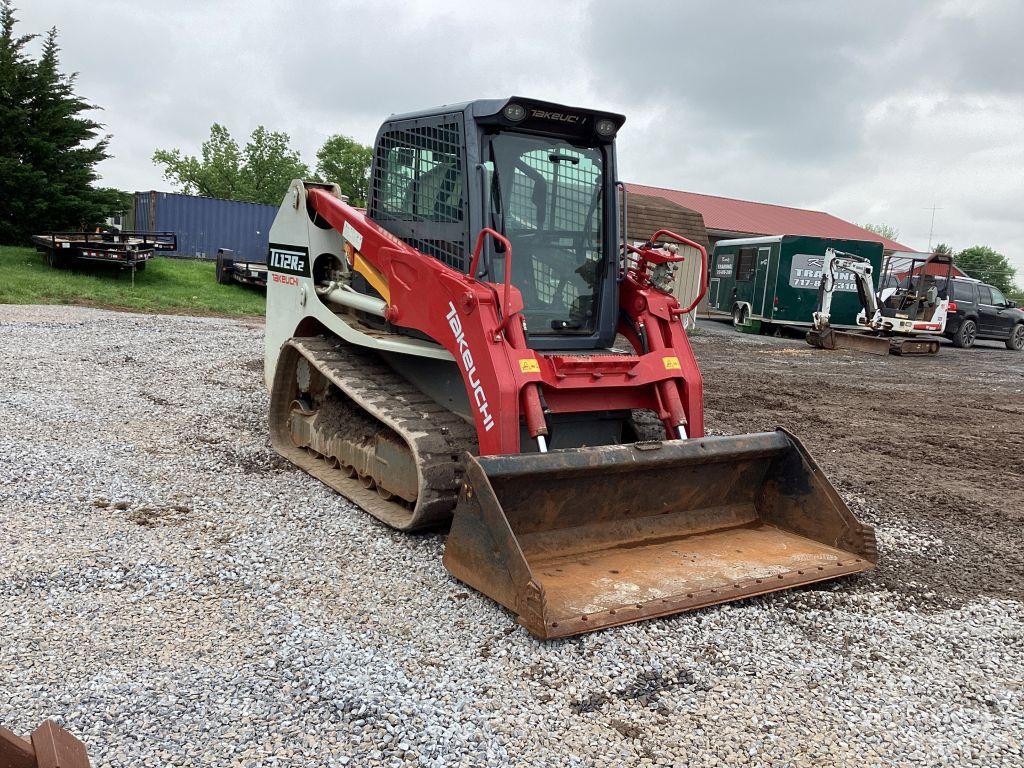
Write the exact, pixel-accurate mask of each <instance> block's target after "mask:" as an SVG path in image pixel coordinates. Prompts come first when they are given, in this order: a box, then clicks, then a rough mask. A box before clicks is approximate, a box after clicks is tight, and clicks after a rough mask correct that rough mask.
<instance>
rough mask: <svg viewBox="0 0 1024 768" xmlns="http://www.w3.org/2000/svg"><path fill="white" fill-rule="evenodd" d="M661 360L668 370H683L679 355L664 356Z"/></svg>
mask: <svg viewBox="0 0 1024 768" xmlns="http://www.w3.org/2000/svg"><path fill="white" fill-rule="evenodd" d="M661 362H662V363H664V365H665V370H666V371H681V370H683V367H682V366H681V365H680V364H679V358H678V357H675V356H673V357H663V358H661Z"/></svg>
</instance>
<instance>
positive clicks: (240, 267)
mask: <svg viewBox="0 0 1024 768" xmlns="http://www.w3.org/2000/svg"><path fill="white" fill-rule="evenodd" d="M217 282H218V283H220V284H221V285H230V284H231V283H242V284H243V285H254V286H256V287H257V288H262V289H263V290H266V288H267V262H266V261H239V260H237V259H236V258H235V252H234V251H232V250H231V249H230V248H218V249H217Z"/></svg>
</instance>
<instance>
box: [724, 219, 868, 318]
mask: <svg viewBox="0 0 1024 768" xmlns="http://www.w3.org/2000/svg"><path fill="white" fill-rule="evenodd" d="M826 248H835V249H836V250H838V251H846V252H847V253H855V254H857V255H858V256H864V257H865V258H867V259H869V260H870V261H871V266H872V267H874V282H875V288H876V289H877V287H878V273H879V270H880V268H881V265H882V244H881V243H874V242H870V241H867V240H835V239H831V238H822V237H806V236H803V235H774V236H771V237H747V238H741V239H738V240H719V241H718V242H717V243H716V244H715V248H714V251H713V253H712V255H711V259H710V260H709V261H710V263H709V264H708V271H709V274H708V310H709V312H710V314H711V315H712V316H723V317H732V319H733V323H734V324H735V325H736V326H737V327H738V328H741V329H743V330H750V331H758V330H760V329H761V328H762V327H763V326H767V325H775V326H781V325H790V326H797V327H810V325H811V321H812V314H813V313H814V310H815V307H816V306H817V302H818V283H819V282H820V281H821V269H822V266H823V264H824V259H825V249H826ZM847 278H848V279H845V280H844V279H840V280H838V281H837V283H836V289H837V290H836V293H835V295H834V297H833V299H832V325H833V327H836V328H853V329H857V328H859V326H858V325H857V314H858V313H859V312H860V311H861V305H860V300H859V299H858V298H857V285H856V283H855V282H854V280H853V276H852V275H848V276H847Z"/></svg>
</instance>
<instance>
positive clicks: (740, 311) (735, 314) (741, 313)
mask: <svg viewBox="0 0 1024 768" xmlns="http://www.w3.org/2000/svg"><path fill="white" fill-rule="evenodd" d="M746 324H747V308H746V307H745V306H743V305H742V304H737V305H736V308H735V309H733V311H732V327H733V328H739V327H740V326H741V325H746Z"/></svg>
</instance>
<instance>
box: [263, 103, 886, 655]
mask: <svg viewBox="0 0 1024 768" xmlns="http://www.w3.org/2000/svg"><path fill="white" fill-rule="evenodd" d="M623 122H624V118H623V117H622V116H621V115H616V114H610V113H605V112H595V111H592V110H583V109H575V108H570V107H564V106H560V105H555V104H548V103H544V102H539V101H534V100H530V99H524V98H511V99H504V100H486V101H473V102H469V103H465V104H458V105H452V106H446V107H442V108H439V109H434V110H426V111H423V112H417V113H413V114H408V115H402V116H395V117H392V118H390V119H389V120H388V121H387V122H386V123H385V124H384V125H383V126H382V128H381V129H380V132H379V133H378V136H377V140H376V145H375V150H374V160H373V168H372V179H371V182H370V190H369V200H368V206H367V211H366V213H365V214H364V213H362V212H360V211H358V210H356V209H355V208H354V207H352V206H350V205H348V204H347V203H346V202H345V200H344V199H343V198H342V197H341V195H340V194H339V190H338V188H337V187H336V186H333V185H330V184H313V183H304V182H302V181H295V182H293V183H292V185H291V187H290V189H289V190H288V193H287V195H286V197H285V199H284V202H283V204H282V205H281V210H280V212H279V213H278V215H277V218H276V220H275V221H274V225H273V228H272V229H271V232H270V253H269V258H268V262H267V265H268V270H269V280H268V284H267V288H268V291H267V347H266V379H267V385H268V387H269V388H270V391H271V404H270V427H271V434H272V439H273V443H274V446H275V448H276V449H277V450H278V451H279V452H280V453H281V454H282V455H283V456H285V457H286V458H288V459H289V460H291V461H292V462H294V463H295V464H296V465H298V466H299V467H301V468H302V469H304V470H305V471H307V472H309V473H310V474H312V475H314V476H315V477H318V478H320V479H321V480H323V481H324V482H325V483H327V484H328V485H330V486H331V487H333V488H335V489H336V490H337V491H339V492H340V493H341V494H343V495H344V496H346V497H347V498H348V499H350V500H351V501H352V502H354V503H355V504H357V505H358V506H360V507H362V508H363V509H364V510H366V511H367V512H369V513H370V514H372V515H374V516H375V517H377V518H378V519H380V520H381V521H383V522H385V523H387V524H388V525H390V526H393V527H395V528H398V529H401V530H413V529H418V528H424V527H428V526H437V525H441V524H445V523H448V522H449V521H451V531H450V534H449V536H448V540H447V544H446V550H445V555H444V563H445V566H446V567H447V568H448V570H449V571H450V572H451V573H453V574H454V575H455V576H456V577H457V578H458V579H460V580H462V581H463V582H465V583H466V584H468V585H470V586H472V587H474V588H476V589H478V590H480V591H481V592H483V593H484V594H486V595H489V596H490V597H492V598H493V599H495V600H496V601H498V602H499V603H501V604H502V605H504V606H506V607H507V608H509V609H510V610H512V611H514V612H515V613H516V614H517V615H518V617H519V620H520V622H521V623H522V624H523V625H524V626H525V627H526V628H527V629H528V630H529V631H530V632H532V633H534V634H535V635H537V636H539V637H542V638H552V637H560V636H566V635H573V634H577V633H580V632H585V631H588V630H593V629H598V628H601V627H607V626H611V625H615V624H624V623H627V622H632V621H637V620H639V619H644V618H649V617H653V616H661V615H665V614H670V613H675V612H678V611H682V610H687V609H690V608H696V607H699V606H703V605H710V604H713V603H719V602H722V601H726V600H734V599H737V598H741V597H745V596H749V595H756V594H761V593H764V592H770V591H772V590H777V589H784V588H787V587H793V586H796V585H799V584H806V583H810V582H814V581H820V580H823V579H830V578H833V577H836V576H841V575H844V574H850V573H855V572H858V571H863V570H866V569H868V568H870V567H872V565H873V564H874V561H875V559H876V553H875V541H874V534H873V531H872V529H871V528H870V527H869V526H866V525H862V524H860V523H859V522H858V521H857V520H856V519H855V518H854V517H853V515H852V514H851V512H850V510H849V509H848V508H847V506H846V505H845V504H844V503H843V501H842V500H841V499H840V497H839V496H838V494H837V493H836V492H835V490H834V489H833V488H832V486H831V485H830V484H829V482H828V480H827V479H826V478H825V477H824V476H823V475H822V473H821V471H820V470H819V469H818V467H817V466H816V465H815V464H814V462H813V460H812V459H811V457H810V456H809V455H808V454H807V452H806V451H805V450H804V448H803V446H801V445H800V443H799V441H798V440H797V439H796V438H794V437H793V436H792V435H790V434H788V433H786V432H784V431H781V430H779V431H776V432H770V433H764V434H753V435H741V436H736V437H705V435H704V421H703V411H702V382H701V375H700V371H699V370H698V368H697V363H696V361H695V360H694V356H693V353H692V351H691V349H690V344H689V342H688V340H687V337H686V334H685V332H684V329H683V323H682V320H681V318H682V316H683V315H684V314H685V313H686V312H687V311H689V309H691V308H692V307H693V306H695V305H696V303H697V301H698V300H699V298H700V296H697V297H695V298H694V301H693V302H692V303H691V305H690V307H682V306H680V304H679V302H678V301H677V300H676V298H675V297H673V296H672V295H671V294H670V293H668V292H667V290H664V286H665V285H666V284H667V283H668V282H670V281H668V280H666V279H665V278H666V274H667V273H668V272H670V271H671V269H672V268H673V267H672V265H673V263H674V262H678V261H680V260H681V258H682V257H681V256H679V255H678V253H677V251H676V249H675V245H674V244H676V243H680V244H686V245H690V246H693V247H694V248H696V249H697V250H698V252H699V253H700V254H701V257H702V258H703V259H704V262H705V263H704V264H703V274H704V275H705V276H706V274H707V264H706V260H707V254H706V253H705V252H704V249H703V248H701V246H699V245H697V244H695V243H692V242H690V241H687V240H686V239H685V238H682V237H679V236H678V235H675V234H673V233H671V232H667V231H662V232H659V233H658V234H657V235H656V236H654V237H653V238H652V239H651V241H650V242H648V243H645V244H644V245H643V246H642V247H636V246H634V245H631V244H628V243H626V242H625V241H624V240H623V241H620V240H619V235H620V228H619V221H618V211H619V210H620V205H619V199H618V195H617V187H620V186H621V185H618V184H617V183H616V181H615V179H616V176H615V136H616V133H617V132H618V130H619V129H620V127H621V126H622V124H623ZM623 194H624V193H623ZM702 290H706V279H705V284H704V286H703V287H702ZM619 336H621V337H624V339H625V340H626V342H628V344H629V346H630V347H631V349H630V350H629V351H623V350H622V349H619V348H617V347H616V345H615V342H616V338H617V337H619ZM398 578H400V575H399V576H398Z"/></svg>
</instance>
